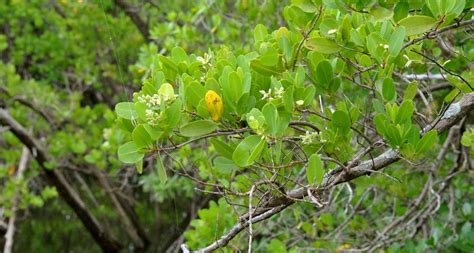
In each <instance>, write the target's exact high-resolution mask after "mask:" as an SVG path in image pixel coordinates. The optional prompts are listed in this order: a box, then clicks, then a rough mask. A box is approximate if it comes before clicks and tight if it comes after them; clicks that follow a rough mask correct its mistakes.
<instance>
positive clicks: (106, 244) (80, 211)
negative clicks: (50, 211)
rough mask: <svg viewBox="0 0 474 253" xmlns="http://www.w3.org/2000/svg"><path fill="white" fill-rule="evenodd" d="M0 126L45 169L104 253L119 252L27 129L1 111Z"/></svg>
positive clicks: (116, 245) (116, 242)
mask: <svg viewBox="0 0 474 253" xmlns="http://www.w3.org/2000/svg"><path fill="white" fill-rule="evenodd" d="M0 124H2V125H6V126H8V127H9V128H10V131H11V132H12V133H13V134H14V135H15V136H16V137H17V138H18V139H19V140H20V141H21V142H22V143H23V144H24V145H25V146H26V147H28V149H29V150H30V152H31V154H32V156H33V157H34V158H35V160H36V161H37V162H38V164H39V165H40V166H41V168H42V169H43V170H42V172H43V173H44V175H45V176H46V177H47V178H48V180H49V181H50V183H51V184H52V185H54V186H55V187H56V189H57V191H58V193H59V195H60V196H61V197H62V198H63V199H64V200H65V201H66V203H67V204H68V205H69V206H70V207H71V209H72V210H73V211H74V212H75V213H76V215H77V217H78V218H79V219H80V220H81V221H82V223H83V224H84V226H85V227H86V229H87V230H88V231H89V232H90V233H91V235H92V237H93V238H94V240H95V241H96V242H97V243H98V244H99V246H100V247H101V248H102V250H103V251H104V252H118V251H119V250H120V249H121V248H122V245H121V244H120V243H119V242H118V241H117V240H116V239H115V238H114V237H113V236H112V235H111V234H110V233H109V232H108V231H107V230H106V229H105V228H104V227H103V226H102V225H101V224H100V223H99V221H98V220H97V219H96V218H95V216H94V215H93V214H92V213H91V212H90V210H89V209H87V206H86V205H85V203H84V202H83V201H82V199H81V197H80V196H79V194H78V193H77V192H76V191H75V190H74V188H73V187H72V186H71V185H70V184H69V183H68V182H67V180H66V178H65V177H64V176H63V174H62V173H61V171H60V170H59V169H52V170H51V169H49V168H47V166H46V164H47V162H48V161H49V159H48V155H47V152H46V149H45V148H44V147H43V145H42V144H41V143H40V142H39V141H38V140H36V139H35V138H33V136H31V135H30V134H29V133H28V132H27V131H26V129H25V128H24V127H23V126H22V125H20V123H18V122H17V121H16V120H15V119H14V118H13V117H12V116H10V114H9V113H8V112H7V111H6V110H4V109H0Z"/></svg>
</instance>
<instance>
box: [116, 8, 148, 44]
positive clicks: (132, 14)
mask: <svg viewBox="0 0 474 253" xmlns="http://www.w3.org/2000/svg"><path fill="white" fill-rule="evenodd" d="M114 3H115V4H116V5H117V6H118V7H120V8H121V9H122V10H123V11H124V12H125V14H126V15H127V16H128V17H129V18H130V19H131V20H132V22H133V23H134V24H135V26H136V27H137V28H138V30H139V31H140V33H141V34H142V35H143V38H145V40H146V41H148V42H149V41H150V31H149V27H148V24H147V23H146V22H145V21H144V20H143V19H142V18H141V17H140V15H138V8H137V7H136V6H133V5H131V4H130V3H128V2H127V1H125V0H114Z"/></svg>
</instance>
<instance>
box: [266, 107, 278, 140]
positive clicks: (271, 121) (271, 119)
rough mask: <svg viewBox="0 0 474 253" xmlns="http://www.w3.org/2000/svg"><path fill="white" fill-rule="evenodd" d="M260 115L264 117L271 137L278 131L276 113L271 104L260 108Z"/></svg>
mask: <svg viewBox="0 0 474 253" xmlns="http://www.w3.org/2000/svg"><path fill="white" fill-rule="evenodd" d="M262 113H263V115H264V116H265V121H266V122H267V126H268V130H269V133H270V134H271V135H275V134H276V131H277V130H278V128H277V127H278V111H277V109H276V107H275V106H274V105H273V104H272V103H267V104H266V105H265V106H264V107H263V108H262Z"/></svg>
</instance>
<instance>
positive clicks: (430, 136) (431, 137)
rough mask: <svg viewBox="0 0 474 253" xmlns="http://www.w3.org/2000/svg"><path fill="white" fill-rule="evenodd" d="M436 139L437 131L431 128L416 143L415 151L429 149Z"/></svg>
mask: <svg viewBox="0 0 474 253" xmlns="http://www.w3.org/2000/svg"><path fill="white" fill-rule="evenodd" d="M437 141H438V132H437V131H436V130H431V131H429V132H427V133H426V134H425V135H423V137H422V138H421V140H420V141H419V142H418V143H417V144H416V152H417V153H418V152H425V151H427V150H429V149H430V148H431V147H432V146H433V145H434V144H435V143H436V142H437Z"/></svg>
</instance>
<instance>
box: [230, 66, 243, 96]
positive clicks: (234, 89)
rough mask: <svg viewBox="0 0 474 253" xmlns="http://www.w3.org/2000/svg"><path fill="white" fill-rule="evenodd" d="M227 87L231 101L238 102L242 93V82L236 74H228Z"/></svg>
mask: <svg viewBox="0 0 474 253" xmlns="http://www.w3.org/2000/svg"><path fill="white" fill-rule="evenodd" d="M229 87H230V92H231V96H232V99H233V100H234V101H238V100H239V98H240V96H241V95H242V91H243V82H242V79H241V78H240V76H239V75H238V74H237V72H231V73H230V74H229Z"/></svg>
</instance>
